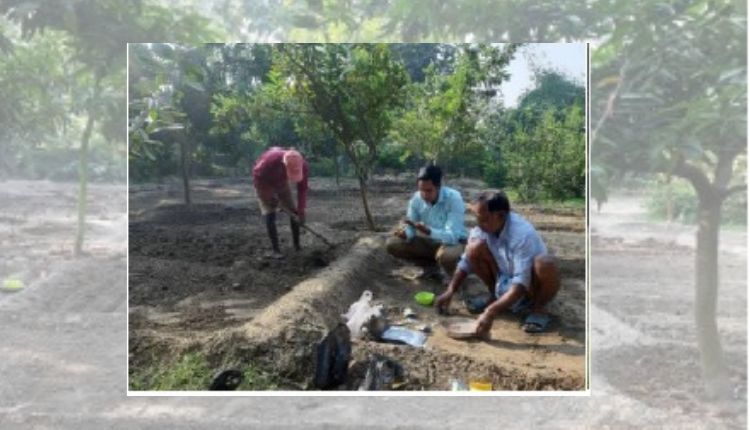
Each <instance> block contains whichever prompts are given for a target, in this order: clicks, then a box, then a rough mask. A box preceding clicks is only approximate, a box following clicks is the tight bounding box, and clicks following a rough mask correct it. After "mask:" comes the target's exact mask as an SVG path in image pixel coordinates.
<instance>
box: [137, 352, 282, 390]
mask: <svg viewBox="0 0 750 430" xmlns="http://www.w3.org/2000/svg"><path fill="white" fill-rule="evenodd" d="M155 363H157V364H153V365H151V366H150V367H148V368H146V369H143V370H134V369H131V374H130V389H131V390H133V391H205V390H208V387H209V386H210V385H211V380H212V378H213V376H214V374H216V373H217V372H218V371H219V370H220V369H213V368H212V367H211V366H210V365H209V363H208V361H207V360H206V358H205V357H204V356H203V355H202V354H200V353H198V352H189V353H187V354H185V355H183V356H182V357H180V358H179V359H178V360H177V361H176V362H174V363H170V364H168V365H167V366H166V367H159V365H158V361H155ZM232 367H234V366H232ZM227 368H229V367H227ZM235 368H236V367H235ZM240 371H242V376H243V378H242V383H241V384H240V386H239V387H238V388H237V390H244V391H261V390H278V389H279V383H278V381H277V379H276V378H275V377H274V376H273V375H271V374H269V373H266V372H263V371H262V370H260V369H259V368H257V367H256V366H253V365H252V364H251V365H248V366H246V367H244V368H240Z"/></svg>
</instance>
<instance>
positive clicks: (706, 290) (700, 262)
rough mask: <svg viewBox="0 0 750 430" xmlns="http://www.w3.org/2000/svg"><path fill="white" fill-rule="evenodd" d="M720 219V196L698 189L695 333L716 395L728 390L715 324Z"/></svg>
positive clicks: (705, 372) (709, 386) (710, 390)
mask: <svg viewBox="0 0 750 430" xmlns="http://www.w3.org/2000/svg"><path fill="white" fill-rule="evenodd" d="M720 223H721V198H720V197H717V196H716V195H715V194H714V193H712V192H711V191H704V192H702V193H699V196H698V232H697V238H696V252H695V325H696V333H697V336H698V348H699V349H700V353H701V366H702V369H703V376H704V380H705V382H706V388H707V389H708V393H709V395H710V396H712V397H715V398H726V397H727V396H729V395H731V393H730V387H729V379H728V376H727V371H726V367H725V364H724V355H723V353H722V349H721V339H720V337H719V330H718V326H717V324H716V304H717V298H718V286H719V270H718V265H719V258H718V257H719V226H720Z"/></svg>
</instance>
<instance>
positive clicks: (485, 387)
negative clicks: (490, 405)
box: [469, 381, 492, 391]
mask: <svg viewBox="0 0 750 430" xmlns="http://www.w3.org/2000/svg"><path fill="white" fill-rule="evenodd" d="M469 391H492V382H484V381H470V382H469Z"/></svg>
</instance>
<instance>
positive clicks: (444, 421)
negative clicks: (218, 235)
mask: <svg viewBox="0 0 750 430" xmlns="http://www.w3.org/2000/svg"><path fill="white" fill-rule="evenodd" d="M174 190H177V188H174ZM91 191H92V195H91V198H90V205H91V207H92V209H93V210H94V211H95V212H94V214H93V215H92V216H90V217H89V225H90V226H91V229H90V231H89V236H88V242H87V249H88V250H89V251H90V254H89V255H87V256H84V257H83V258H78V259H74V258H72V256H71V255H70V252H69V251H70V249H72V244H73V236H72V234H73V232H74V226H75V193H76V185H75V184H71V183H51V182H45V181H16V180H12V181H0V255H2V258H0V265H1V266H2V271H1V273H2V275H3V276H14V277H19V278H21V279H22V280H23V281H24V283H25V284H26V287H25V288H24V289H23V290H21V291H19V292H15V293H0V339H2V342H0V357H2V360H0V381H2V382H3V383H2V384H0V423H2V428H3V429H29V428H38V429H60V428H75V429H101V428H109V429H132V428H153V429H162V428H175V429H194V428H198V427H200V428H205V427H212V428H220V429H244V428H256V427H264V428H293V427H295V426H299V423H300V422H305V426H306V427H307V428H310V429H324V428H325V429H330V428H347V425H348V424H346V423H357V426H358V427H361V428H404V427H409V428H415V429H428V428H435V427H440V428H455V429H464V428H467V427H482V428H483V427H487V426H490V427H492V426H493V425H494V424H493V423H497V422H502V423H503V425H504V426H506V427H507V428H519V429H521V428H555V429H557V428H559V429H568V428H610V429H630V428H654V427H657V428H674V429H719V428H727V429H745V428H747V368H746V365H747V283H746V280H747V246H746V244H747V234H746V232H745V231H744V230H740V231H738V230H736V229H728V230H723V231H722V237H721V243H720V276H721V286H720V289H719V303H718V326H719V330H720V335H721V339H722V345H723V347H724V350H725V355H726V363H727V366H728V367H729V369H730V376H731V378H732V384H733V386H732V390H733V399H732V400H731V401H729V402H713V401H710V400H709V399H706V398H705V396H704V394H703V387H702V380H701V375H700V370H699V367H700V366H699V352H698V349H697V347H696V341H695V329H694V322H693V315H692V311H693V298H692V290H693V263H694V261H693V260H694V232H695V227H694V226H683V225H678V224H673V225H665V224H663V223H654V222H652V221H649V220H647V219H645V217H644V216H643V212H644V211H643V208H642V206H641V203H640V197H639V196H638V195H635V194H631V195H615V196H612V197H611V198H610V202H608V203H607V204H606V205H604V207H603V209H602V212H601V213H597V212H596V211H593V212H592V214H591V221H592V223H591V226H592V231H593V236H592V246H591V275H592V276H591V278H592V279H591V282H592V288H591V305H592V306H591V309H590V319H591V333H590V334H591V340H590V342H591V348H592V351H591V360H592V363H591V372H592V373H591V375H592V378H591V396H590V397H505V398H503V399H502V400H500V399H497V398H454V397H413V398H408V399H405V398H404V397H376V398H369V397H348V398H344V397H337V398H322V397H252V398H242V397H237V398H227V397H222V398H196V397H161V398H154V397H126V396H125V390H126V388H127V376H128V375H127V370H126V365H127V362H128V355H129V354H128V351H127V348H126V346H125V341H126V339H127V335H128V331H127V322H126V306H127V294H126V287H127V283H126V278H125V274H126V271H127V264H126V259H125V257H126V250H127V248H126V245H127V243H126V239H127V233H128V226H127V212H126V209H125V205H126V202H127V190H126V187H125V186H124V185H122V184H121V185H97V186H94V187H92V190H91ZM165 192H166V191H165ZM172 193H173V194H174V195H173V196H172V197H169V198H171V199H173V200H172V201H171V202H172V203H175V202H179V193H178V192H177V191H173V192H172ZM243 193H244V191H243ZM243 195H245V194H243ZM397 200H398V201H399V205H398V206H399V208H400V207H401V205H402V202H401V197H400V196H399V197H398V198H397ZM157 203H158V200H157ZM165 203H166V204H169V203H170V201H165ZM97 207H98V210H97ZM247 207H248V208H249V207H250V206H247ZM97 211H99V213H98V214H96V212H97ZM400 211H401V209H399V212H400ZM53 225H54V226H55V227H54V228H53V227H52V226H53ZM547 239H548V240H549V237H547ZM415 411H417V412H416V413H415ZM509 417H510V418H509Z"/></svg>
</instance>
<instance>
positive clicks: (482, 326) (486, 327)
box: [476, 311, 495, 337]
mask: <svg viewBox="0 0 750 430" xmlns="http://www.w3.org/2000/svg"><path fill="white" fill-rule="evenodd" d="M494 319H495V318H494V317H493V316H492V315H491V314H490V313H489V312H487V311H484V312H483V313H482V315H479V318H477V330H476V334H477V336H479V337H486V336H487V335H489V333H490V329H491V328H492V320H494Z"/></svg>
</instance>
